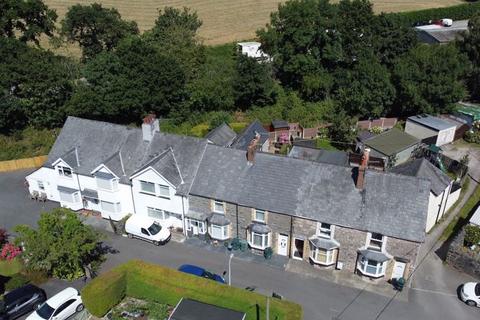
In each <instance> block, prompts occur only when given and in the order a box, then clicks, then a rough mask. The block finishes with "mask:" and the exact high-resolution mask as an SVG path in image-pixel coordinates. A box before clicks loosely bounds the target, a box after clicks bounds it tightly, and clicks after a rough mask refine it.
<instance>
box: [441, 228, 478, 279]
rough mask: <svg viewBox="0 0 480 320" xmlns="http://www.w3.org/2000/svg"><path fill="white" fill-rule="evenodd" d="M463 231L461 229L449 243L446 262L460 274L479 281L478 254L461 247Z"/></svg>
mask: <svg viewBox="0 0 480 320" xmlns="http://www.w3.org/2000/svg"><path fill="white" fill-rule="evenodd" d="M464 237H465V230H464V229H462V230H461V231H460V232H459V233H458V235H457V236H456V237H455V238H454V239H453V240H452V242H451V243H450V247H449V248H448V252H447V259H446V262H447V263H448V264H449V265H450V266H452V267H454V268H455V269H458V270H460V271H462V272H465V273H467V274H469V275H471V276H473V277H476V278H478V279H480V254H479V253H477V255H476V256H475V255H474V253H473V252H472V251H471V250H470V249H468V248H466V247H464V246H463V239H464Z"/></svg>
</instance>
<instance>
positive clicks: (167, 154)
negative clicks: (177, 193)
mask: <svg viewBox="0 0 480 320" xmlns="http://www.w3.org/2000/svg"><path fill="white" fill-rule="evenodd" d="M148 167H151V168H153V169H155V171H157V172H158V173H159V174H161V175H162V177H164V178H165V179H167V180H168V181H169V182H170V183H171V184H173V185H174V186H175V188H177V187H178V186H179V185H180V184H181V183H182V175H181V174H180V172H179V171H178V168H177V164H176V161H175V156H174V154H173V151H172V149H170V148H169V149H167V150H165V151H163V152H162V153H160V154H159V155H157V156H155V157H154V158H153V159H152V160H150V161H149V162H147V163H146V164H145V165H144V166H142V167H141V168H140V169H138V170H137V171H136V172H135V173H137V172H140V171H142V170H144V169H146V168H148ZM135 173H134V174H135Z"/></svg>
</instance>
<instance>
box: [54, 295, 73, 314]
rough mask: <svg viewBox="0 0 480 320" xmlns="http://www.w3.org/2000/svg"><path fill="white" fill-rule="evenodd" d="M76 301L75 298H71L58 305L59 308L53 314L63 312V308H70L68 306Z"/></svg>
mask: <svg viewBox="0 0 480 320" xmlns="http://www.w3.org/2000/svg"><path fill="white" fill-rule="evenodd" d="M74 302H75V299H70V300H68V301H67V302H65V303H64V304H62V305H61V306H60V307H58V309H57V310H55V313H54V314H53V315H54V316H56V315H58V314H59V313H60V312H62V311H63V310H65V309H66V308H68V306H70V305H71V304H72V303H74Z"/></svg>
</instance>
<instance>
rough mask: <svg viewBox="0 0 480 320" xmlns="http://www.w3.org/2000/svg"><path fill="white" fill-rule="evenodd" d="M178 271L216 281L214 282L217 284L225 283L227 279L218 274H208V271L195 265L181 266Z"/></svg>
mask: <svg viewBox="0 0 480 320" xmlns="http://www.w3.org/2000/svg"><path fill="white" fill-rule="evenodd" d="M178 271H182V272H185V273H189V274H193V275H194V276H198V277H202V278H206V279H210V280H214V281H217V282H220V283H225V279H223V278H222V277H221V276H219V275H218V274H215V273H212V272H208V271H207V270H205V269H203V268H201V267H197V266H194V265H191V264H184V265H182V266H180V268H178Z"/></svg>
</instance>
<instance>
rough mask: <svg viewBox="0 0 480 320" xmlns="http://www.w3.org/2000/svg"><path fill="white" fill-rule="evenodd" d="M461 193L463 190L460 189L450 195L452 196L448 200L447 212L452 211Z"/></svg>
mask: <svg viewBox="0 0 480 320" xmlns="http://www.w3.org/2000/svg"><path fill="white" fill-rule="evenodd" d="M461 191H462V189H458V190H456V191H455V192H452V193H450V196H449V197H448V199H447V209H446V210H448V209H450V208H451V207H452V206H453V205H454V204H455V202H457V200H458V198H459V197H460V192H461Z"/></svg>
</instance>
